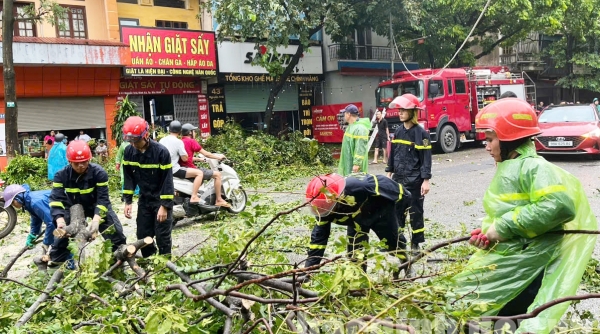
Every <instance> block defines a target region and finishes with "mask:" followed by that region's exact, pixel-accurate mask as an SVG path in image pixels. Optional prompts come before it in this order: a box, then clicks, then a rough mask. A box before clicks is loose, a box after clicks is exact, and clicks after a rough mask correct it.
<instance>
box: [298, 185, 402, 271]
mask: <svg viewBox="0 0 600 334" xmlns="http://www.w3.org/2000/svg"><path fill="white" fill-rule="evenodd" d="M323 187H326V189H327V191H325V192H324V191H322V190H323ZM350 197H353V199H352V200H349V198H350ZM410 197H411V195H410V193H409V192H407V191H405V190H404V188H403V187H402V185H400V184H398V183H396V182H395V181H393V180H391V179H390V178H387V177H385V176H384V175H372V174H365V173H359V174H351V175H350V176H347V177H342V176H341V175H338V174H327V175H322V176H317V177H315V178H313V179H312V180H311V181H310V183H309V184H308V186H307V188H306V200H307V201H311V211H312V213H313V214H314V215H315V216H316V218H317V224H316V225H315V227H314V228H313V230H312V233H311V236H310V245H309V250H308V259H307V260H306V267H310V266H313V265H316V264H318V263H319V262H321V258H322V257H323V254H324V253H325V248H326V246H327V240H328V239H329V235H330V233H331V224H339V225H345V226H347V234H348V253H349V254H352V252H353V251H354V249H355V248H359V247H360V245H359V244H360V243H361V242H363V241H368V240H369V236H368V234H369V231H370V230H373V232H375V234H376V235H377V237H379V239H380V240H385V243H386V246H387V251H388V252H395V255H396V256H397V257H398V258H399V259H400V260H401V261H405V260H406V255H405V254H404V245H403V244H399V243H398V221H397V218H396V213H395V206H396V204H397V203H403V202H409V201H410ZM345 199H347V200H345ZM357 227H358V228H359V229H357ZM362 266H363V270H366V263H365V264H363V265H362Z"/></svg>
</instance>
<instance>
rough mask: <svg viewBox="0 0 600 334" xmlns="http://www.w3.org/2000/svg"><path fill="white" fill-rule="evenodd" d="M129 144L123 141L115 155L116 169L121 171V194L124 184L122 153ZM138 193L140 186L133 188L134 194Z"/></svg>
mask: <svg viewBox="0 0 600 334" xmlns="http://www.w3.org/2000/svg"><path fill="white" fill-rule="evenodd" d="M127 146H129V142H127V141H123V142H122V143H121V146H119V150H118V151H117V157H116V158H115V162H116V166H115V167H116V169H117V171H119V172H120V173H121V195H122V194H123V187H124V185H125V179H124V178H123V164H122V162H123V155H124V154H125V148H126V147H127ZM139 193H140V187H136V188H135V195H138V194H139Z"/></svg>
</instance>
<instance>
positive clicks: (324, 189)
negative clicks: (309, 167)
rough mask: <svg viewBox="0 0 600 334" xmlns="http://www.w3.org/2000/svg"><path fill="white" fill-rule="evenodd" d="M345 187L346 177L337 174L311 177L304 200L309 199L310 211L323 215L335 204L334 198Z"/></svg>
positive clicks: (327, 213) (328, 212) (329, 211)
mask: <svg viewBox="0 0 600 334" xmlns="http://www.w3.org/2000/svg"><path fill="white" fill-rule="evenodd" d="M345 187H346V179H345V178H344V177H343V176H341V175H339V174H335V173H332V174H326V175H321V176H317V177H315V178H313V179H312V180H311V181H310V182H309V183H308V186H307V187H306V201H310V205H311V209H312V213H313V214H315V215H317V216H320V217H325V216H327V215H329V214H330V213H331V210H333V207H335V205H336V204H337V202H336V198H337V197H338V196H340V195H341V194H342V192H343V191H344V188H345Z"/></svg>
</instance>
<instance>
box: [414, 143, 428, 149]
mask: <svg viewBox="0 0 600 334" xmlns="http://www.w3.org/2000/svg"><path fill="white" fill-rule="evenodd" d="M415 149H417V150H431V145H427V146H423V145H417V144H415Z"/></svg>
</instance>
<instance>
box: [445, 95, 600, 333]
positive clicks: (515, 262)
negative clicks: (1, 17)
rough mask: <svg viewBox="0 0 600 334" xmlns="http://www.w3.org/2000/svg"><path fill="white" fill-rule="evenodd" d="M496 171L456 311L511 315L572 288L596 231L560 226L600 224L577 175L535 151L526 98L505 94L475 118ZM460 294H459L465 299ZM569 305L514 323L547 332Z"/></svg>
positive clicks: (456, 283) (455, 292)
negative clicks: (589, 232) (511, 96)
mask: <svg viewBox="0 0 600 334" xmlns="http://www.w3.org/2000/svg"><path fill="white" fill-rule="evenodd" d="M475 124H476V128H477V130H478V131H483V132H485V135H486V143H487V144H486V150H487V151H488V152H489V154H490V155H491V156H492V157H493V158H494V160H495V161H496V162H497V170H496V174H495V175H494V177H493V179H492V182H491V184H490V186H489V188H488V189H487V191H486V193H485V196H484V198H483V206H484V209H485V212H486V217H485V218H484V220H483V223H482V226H481V229H476V230H474V231H473V232H471V234H472V238H471V240H470V242H471V244H473V245H475V246H477V247H479V248H481V249H482V250H480V251H478V252H476V253H475V254H474V255H473V256H472V257H471V258H470V260H469V263H468V264H467V267H466V268H465V270H463V271H462V272H461V273H460V274H458V275H456V276H455V277H453V278H452V281H451V282H452V283H451V284H450V287H449V291H450V292H451V294H452V295H451V296H452V298H455V299H456V300H455V301H454V302H453V303H451V304H449V306H448V308H449V311H450V312H451V313H453V312H454V313H456V314H454V315H456V316H464V315H465V314H467V315H468V316H471V317H478V316H493V315H498V316H513V315H518V314H525V313H528V312H531V311H532V310H534V309H535V308H537V307H539V306H540V305H542V304H544V303H548V302H550V301H553V300H556V299H558V298H561V297H566V296H571V295H575V294H576V292H577V289H578V287H579V284H580V282H581V278H582V275H583V273H584V271H585V268H586V265H587V264H588V261H589V260H590V258H591V254H592V251H593V249H594V246H595V244H596V236H595V235H588V234H568V233H562V232H561V231H562V230H597V229H598V226H597V225H598V224H597V222H596V218H595V216H594V213H593V212H592V210H591V209H590V205H589V202H588V200H587V197H586V195H585V192H584V190H583V187H582V186H581V183H580V182H579V180H578V179H577V178H576V177H574V176H573V175H572V174H570V173H568V172H566V171H565V170H563V169H561V168H560V167H558V166H556V165H554V164H552V163H550V162H548V161H546V160H545V159H543V158H541V157H539V156H538V155H537V154H536V150H535V147H534V143H533V142H532V137H533V136H535V135H537V134H539V133H540V129H539V127H538V121H537V117H536V115H535V113H534V111H533V110H532V109H531V106H530V105H529V104H527V102H525V101H523V100H520V99H517V98H506V99H502V100H499V101H497V102H494V103H492V104H490V105H489V106H487V107H485V108H484V109H483V110H481V111H480V112H479V114H478V115H477V117H476V120H475ZM461 297H462V298H461ZM568 307H569V303H561V304H558V305H556V306H553V307H551V308H548V309H546V310H545V311H542V312H541V313H540V314H539V315H537V316H536V317H535V318H530V319H525V320H519V324H518V326H517V325H516V324H514V323H512V324H511V323H510V322H506V323H503V324H501V323H500V322H497V323H496V324H495V328H499V327H500V326H502V325H505V324H509V325H511V326H512V327H513V330H514V329H515V328H516V327H518V329H517V330H516V333H527V332H531V333H537V334H543V333H549V332H550V331H551V330H552V329H553V328H554V327H555V326H556V325H557V323H558V322H559V321H560V319H561V317H562V316H563V314H564V313H565V311H566V310H567V308H568Z"/></svg>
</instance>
